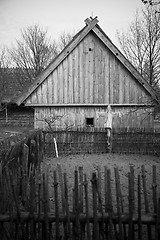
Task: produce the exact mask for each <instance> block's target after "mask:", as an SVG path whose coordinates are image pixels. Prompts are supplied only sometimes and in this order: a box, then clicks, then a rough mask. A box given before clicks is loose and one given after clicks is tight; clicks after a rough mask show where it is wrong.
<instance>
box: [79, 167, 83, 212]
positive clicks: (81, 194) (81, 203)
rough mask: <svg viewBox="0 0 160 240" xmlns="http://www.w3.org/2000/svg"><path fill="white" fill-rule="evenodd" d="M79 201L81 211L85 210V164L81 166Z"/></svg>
mask: <svg viewBox="0 0 160 240" xmlns="http://www.w3.org/2000/svg"><path fill="white" fill-rule="evenodd" d="M79 202H80V212H83V166H79Z"/></svg>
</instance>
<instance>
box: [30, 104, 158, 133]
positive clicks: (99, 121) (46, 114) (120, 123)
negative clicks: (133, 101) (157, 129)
mask: <svg viewBox="0 0 160 240" xmlns="http://www.w3.org/2000/svg"><path fill="white" fill-rule="evenodd" d="M112 109H113V127H114V128H151V127H153V115H152V114H151V112H150V111H151V109H147V110H146V109H145V108H139V109H136V108H134V107H113V108H112ZM105 114H106V108H105V107H36V108H35V120H34V124H35V125H34V127H35V128H44V129H45V128H46V127H47V126H48V125H47V124H46V121H45V119H49V118H53V117H55V116H61V118H60V119H59V120H57V121H55V122H54V124H53V126H55V125H56V126H57V127H59V128H63V129H65V128H68V127H85V126H86V118H94V127H96V128H103V127H104V122H105V116H106V115H105Z"/></svg>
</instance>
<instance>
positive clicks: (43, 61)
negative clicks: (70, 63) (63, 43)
mask: <svg viewBox="0 0 160 240" xmlns="http://www.w3.org/2000/svg"><path fill="white" fill-rule="evenodd" d="M21 37H22V39H21V40H17V41H16V46H15V47H14V48H13V49H12V50H11V51H10V53H11V56H12V60H13V62H14V64H15V66H16V67H17V68H19V71H20V72H21V74H22V81H25V80H26V79H27V81H30V82H32V81H33V80H34V79H35V78H36V77H37V76H38V75H39V74H40V73H41V72H42V70H43V69H44V68H45V67H46V66H47V65H48V63H49V62H50V60H51V59H52V58H54V57H55V56H56V55H57V54H58V50H57V44H56V42H55V41H53V42H51V40H50V38H48V37H47V30H44V29H43V28H42V27H40V26H39V25H37V24H36V25H34V26H30V27H27V28H26V29H24V30H22V31H21ZM24 78H25V79H24ZM22 84H23V83H22Z"/></svg>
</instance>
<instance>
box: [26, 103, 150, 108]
mask: <svg viewBox="0 0 160 240" xmlns="http://www.w3.org/2000/svg"><path fill="white" fill-rule="evenodd" d="M108 105H110V106H111V107H148V108H150V107H153V105H151V104H150V105H149V104H148V105H147V104H136V103H135V104H134V103H131V104H101V103H100V104H98V103H95V104H83V103H82V104H81V103H78V104H77V103H76V104H29V103H28V104H25V106H27V107H108Z"/></svg>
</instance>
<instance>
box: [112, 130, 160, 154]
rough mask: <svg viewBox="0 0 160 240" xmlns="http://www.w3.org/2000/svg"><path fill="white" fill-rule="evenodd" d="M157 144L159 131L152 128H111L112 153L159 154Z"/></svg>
mask: <svg viewBox="0 0 160 240" xmlns="http://www.w3.org/2000/svg"><path fill="white" fill-rule="evenodd" d="M159 146H160V132H159V131H155V130H153V129H129V130H128V129H113V133H112V152H113V153H127V154H133V153H134V154H146V155H160V147H159Z"/></svg>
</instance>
